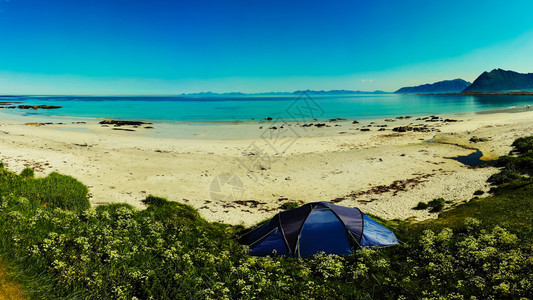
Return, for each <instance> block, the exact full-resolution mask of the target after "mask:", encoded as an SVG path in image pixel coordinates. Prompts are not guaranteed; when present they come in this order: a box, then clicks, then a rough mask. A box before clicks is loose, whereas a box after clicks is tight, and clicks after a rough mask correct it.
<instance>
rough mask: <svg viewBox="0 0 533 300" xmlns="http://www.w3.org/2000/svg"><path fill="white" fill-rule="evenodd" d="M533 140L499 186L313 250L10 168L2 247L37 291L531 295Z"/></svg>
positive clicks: (149, 295)
mask: <svg viewBox="0 0 533 300" xmlns="http://www.w3.org/2000/svg"><path fill="white" fill-rule="evenodd" d="M532 141H533V138H527V139H525V140H518V141H517V142H515V144H513V146H514V147H515V152H514V153H512V154H510V155H509V156H508V157H505V158H503V159H502V160H501V161H500V166H501V167H502V172H501V173H504V172H507V173H508V172H510V171H512V173H513V176H507V175H505V174H503V175H500V176H501V177H502V178H504V177H505V179H504V180H501V181H499V183H500V185H499V187H497V188H495V189H494V190H493V191H492V192H493V196H491V197H488V198H484V199H474V200H471V201H469V202H468V203H465V204H464V205H461V206H458V207H456V208H454V209H451V210H448V211H444V212H442V213H441V215H440V217H439V219H436V220H431V221H426V222H421V223H408V222H401V221H396V222H394V221H390V222H387V224H386V225H387V226H388V227H390V228H392V229H393V230H394V231H395V232H396V233H397V236H398V238H399V239H400V240H401V241H402V244H401V245H400V246H398V247H393V248H389V249H383V250H379V251H373V250H363V251H359V252H358V253H357V254H355V255H350V256H342V257H339V256H323V255H318V256H315V257H312V258H307V259H292V258H283V257H274V258H270V257H251V256H247V255H246V250H247V249H246V247H244V246H242V245H239V244H238V243H236V242H235V237H236V235H238V233H239V232H240V231H241V230H242V229H243V228H241V227H234V226H229V225H223V224H218V223H208V222H206V221H205V220H203V219H202V218H201V217H200V216H199V214H198V213H197V212H196V211H195V210H194V209H193V208H191V207H189V206H186V205H182V204H178V203H173V202H169V201H166V200H165V199H162V198H157V197H152V196H150V197H148V198H147V199H146V200H145V203H146V205H147V206H148V208H147V209H146V210H144V211H138V210H135V209H134V208H132V207H130V206H128V205H124V204H114V205H105V206H99V207H97V208H91V207H89V202H88V201H87V200H86V197H85V195H86V193H87V189H86V187H85V186H84V185H83V184H82V183H80V182H78V181H76V180H75V179H73V178H71V177H68V176H63V175H60V174H55V173H53V174H51V175H50V176H48V177H46V178H43V179H35V178H33V174H32V173H31V172H30V171H24V172H23V174H21V175H16V174H14V173H12V172H10V171H8V170H5V169H3V168H2V169H0V256H1V258H2V261H3V262H4V264H6V265H7V266H8V267H9V268H10V269H11V270H12V273H13V274H14V275H13V276H14V278H15V279H16V280H17V281H18V282H20V283H21V284H22V285H23V286H24V287H25V290H26V292H27V294H28V296H29V297H30V298H35V299H58V298H61V299H80V298H83V299H136V298H137V299H234V298H237V299H238V298H241V299H263V298H272V299H274V298H275V299H280V298H310V299H312V298H315V299H340V298H352V299H370V298H379V299H383V298H393V299H397V298H400V299H402V298H404V299H419V298H427V299H439V298H446V299H448V298H451V299H463V298H469V299H475V298H477V299H491V298H492V299H517V298H522V297H523V298H526V297H529V296H531V295H532V294H533V271H532V270H533V255H532V254H533V244H532V242H531V241H532V236H533V230H532V227H531V226H532V224H533V222H532V221H533V220H532V214H531V212H532V211H533V181H532V179H531V178H530V177H529V176H528V175H531V171H532V168H531V161H533V154H532V153H533V143H531V142H532ZM528 143H529V144H528ZM501 173H500V174H501ZM515 175H516V176H515ZM471 297H474V298H471Z"/></svg>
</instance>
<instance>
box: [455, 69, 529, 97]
mask: <svg viewBox="0 0 533 300" xmlns="http://www.w3.org/2000/svg"><path fill="white" fill-rule="evenodd" d="M517 91H521V92H526V91H533V73H527V74H524V73H518V72H515V71H508V70H503V69H494V70H492V71H490V72H483V73H482V74H481V75H479V77H478V78H477V79H476V80H474V82H473V83H472V85H470V86H469V87H467V88H466V89H464V90H463V92H465V93H468V92H483V93H492V92H517Z"/></svg>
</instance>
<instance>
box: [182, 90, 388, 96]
mask: <svg viewBox="0 0 533 300" xmlns="http://www.w3.org/2000/svg"><path fill="white" fill-rule="evenodd" d="M302 93H307V94H309V95H360V94H389V93H388V92H384V91H373V92H368V91H351V90H330V91H323V90H320V91H313V90H298V91H294V92H266V93H250V94H247V93H241V92H231V93H213V92H202V93H190V94H185V93H183V94H181V95H182V96H199V97H200V96H201V97H215V96H226V97H227V96H277V95H279V96H283V95H299V94H302Z"/></svg>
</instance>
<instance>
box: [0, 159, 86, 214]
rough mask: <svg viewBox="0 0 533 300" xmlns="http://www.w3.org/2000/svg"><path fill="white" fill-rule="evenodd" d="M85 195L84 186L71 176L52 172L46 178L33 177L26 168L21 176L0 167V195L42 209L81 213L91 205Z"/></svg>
mask: <svg viewBox="0 0 533 300" xmlns="http://www.w3.org/2000/svg"><path fill="white" fill-rule="evenodd" d="M29 170H31V171H29ZM30 175H31V176H30ZM87 193H88V190H87V187H86V186H85V185H84V184H82V183H81V182H79V181H78V180H76V179H74V178H72V177H70V176H65V175H61V174H58V173H55V172H53V173H51V174H50V175H48V176H47V177H45V178H33V170H32V169H29V168H26V169H24V170H23V171H22V173H21V175H16V174H14V173H13V172H10V171H8V170H6V169H3V168H0V196H4V197H7V196H9V195H17V196H21V197H25V198H28V199H30V200H32V201H33V200H34V201H36V202H38V203H40V204H41V205H42V206H49V207H52V208H62V209H68V210H79V211H82V210H85V209H88V208H89V207H90V205H91V204H90V202H89V200H88V199H87Z"/></svg>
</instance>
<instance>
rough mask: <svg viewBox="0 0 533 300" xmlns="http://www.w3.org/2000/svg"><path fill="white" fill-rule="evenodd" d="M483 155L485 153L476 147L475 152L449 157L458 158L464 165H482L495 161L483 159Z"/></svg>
mask: <svg viewBox="0 0 533 300" xmlns="http://www.w3.org/2000/svg"><path fill="white" fill-rule="evenodd" d="M482 156H483V153H481V151H479V149H476V152H473V153H472V154H469V155H465V156H456V157H448V158H450V159H453V160H456V161H458V162H460V163H462V164H464V165H467V166H469V167H477V166H481V165H487V164H493V163H494V161H485V160H481V159H480V158H481V157H482Z"/></svg>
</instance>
